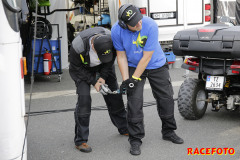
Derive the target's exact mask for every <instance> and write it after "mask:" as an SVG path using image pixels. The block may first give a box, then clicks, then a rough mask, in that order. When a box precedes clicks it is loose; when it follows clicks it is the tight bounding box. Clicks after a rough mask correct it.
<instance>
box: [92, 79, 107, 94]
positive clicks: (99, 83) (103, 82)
mask: <svg viewBox="0 0 240 160" xmlns="http://www.w3.org/2000/svg"><path fill="white" fill-rule="evenodd" d="M102 84H105V80H104V79H103V78H101V77H100V78H99V79H98V80H97V83H96V84H95V85H94V88H95V89H96V91H97V92H99V90H100V86H101V85H102Z"/></svg>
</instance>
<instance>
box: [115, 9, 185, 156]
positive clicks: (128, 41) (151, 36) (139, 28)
mask: <svg viewBox="0 0 240 160" xmlns="http://www.w3.org/2000/svg"><path fill="white" fill-rule="evenodd" d="M118 19H119V21H118V23H116V24H114V26H113V27H112V30H111V33H112V34H111V36H112V40H113V45H114V47H115V49H116V50H117V60H118V65H119V69H120V72H121V74H122V78H123V82H122V84H121V87H120V90H121V92H122V93H127V96H128V107H127V109H128V115H127V119H128V131H129V142H130V145H131V148H130V153H131V154H132V155H140V154H141V150H140V146H141V144H142V141H141V139H142V138H143V137H144V135H145V131H144V124H143V89H144V84H145V81H146V78H148V80H149V83H150V85H151V88H152V93H153V95H154V98H155V99H156V101H157V109H158V114H159V116H160V118H161V120H162V135H163V137H162V138H163V139H164V140H169V141H172V142H173V143H177V144H182V143H183V139H181V138H180V137H178V136H177V135H176V133H175V132H174V130H176V129H177V126H176V121H175V118H174V101H173V89H172V84H171V81H170V76H169V72H168V64H167V62H166V57H165V55H164V53H163V51H162V49H161V46H160V44H159V42H158V26H157V24H156V23H155V22H154V21H153V20H152V19H151V18H149V17H143V16H142V14H141V13H140V11H139V9H138V8H137V7H135V6H133V5H130V4H125V5H123V6H121V7H120V8H119V13H118Z"/></svg>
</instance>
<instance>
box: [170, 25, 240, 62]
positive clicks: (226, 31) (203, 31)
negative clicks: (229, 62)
mask: <svg viewBox="0 0 240 160" xmlns="http://www.w3.org/2000/svg"><path fill="white" fill-rule="evenodd" d="M173 53H174V54H175V55H177V56H196V57H198V56H204V57H210V58H230V59H234V58H240V26H228V25H224V24H212V25H207V26H205V27H201V28H195V29H186V30H182V31H179V32H177V34H176V35H175V36H174V41H173Z"/></svg>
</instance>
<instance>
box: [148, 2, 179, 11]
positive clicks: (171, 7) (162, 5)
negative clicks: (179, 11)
mask: <svg viewBox="0 0 240 160" xmlns="http://www.w3.org/2000/svg"><path fill="white" fill-rule="evenodd" d="M149 3H150V13H152V12H171V11H176V4H177V2H176V0H149Z"/></svg>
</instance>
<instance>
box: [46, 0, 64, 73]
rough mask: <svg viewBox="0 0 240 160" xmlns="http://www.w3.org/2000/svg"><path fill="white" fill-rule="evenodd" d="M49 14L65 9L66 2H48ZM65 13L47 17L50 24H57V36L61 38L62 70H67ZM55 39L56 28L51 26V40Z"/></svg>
mask: <svg viewBox="0 0 240 160" xmlns="http://www.w3.org/2000/svg"><path fill="white" fill-rule="evenodd" d="M50 2H51V6H50V12H51V11H53V10H55V9H67V7H66V6H67V5H66V0H50ZM66 14H67V12H65V11H64V12H63V11H61V12H54V13H53V14H52V15H49V16H47V19H48V20H49V22H50V23H51V24H59V34H60V37H62V38H61V39H60V40H61V58H62V69H66V68H68V44H67V24H66ZM56 38H57V29H56V26H53V33H52V39H56Z"/></svg>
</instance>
